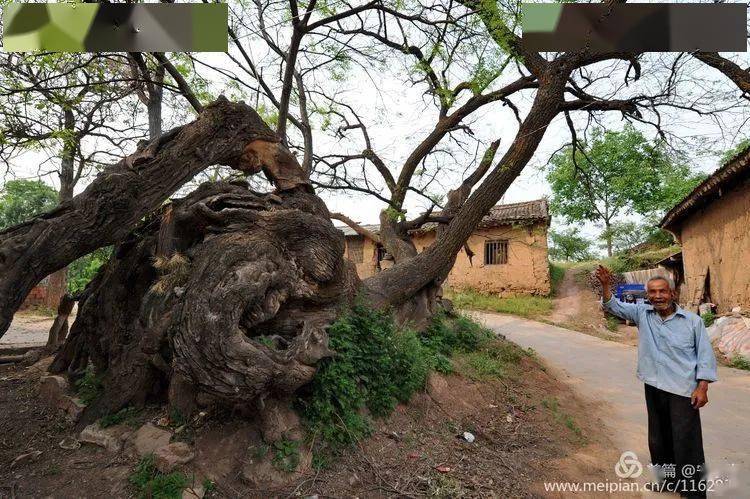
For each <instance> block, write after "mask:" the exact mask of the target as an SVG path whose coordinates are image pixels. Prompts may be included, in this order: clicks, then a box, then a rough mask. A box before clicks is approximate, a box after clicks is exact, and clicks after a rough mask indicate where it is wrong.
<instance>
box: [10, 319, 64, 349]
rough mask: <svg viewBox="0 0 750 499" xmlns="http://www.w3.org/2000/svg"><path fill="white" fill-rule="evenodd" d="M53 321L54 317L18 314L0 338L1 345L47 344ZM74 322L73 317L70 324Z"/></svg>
mask: <svg viewBox="0 0 750 499" xmlns="http://www.w3.org/2000/svg"><path fill="white" fill-rule="evenodd" d="M53 322H54V317H48V316H41V315H39V316H37V315H24V314H16V315H15V317H13V322H12V323H11V324H10V328H8V331H6V332H5V334H4V335H3V337H2V338H0V347H2V346H4V345H13V346H24V345H27V346H32V345H33V346H39V345H45V344H46V343H47V336H48V335H49V328H50V327H52V323H53ZM72 322H73V321H72V319H71V320H69V321H68V323H69V324H72Z"/></svg>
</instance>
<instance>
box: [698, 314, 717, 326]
mask: <svg viewBox="0 0 750 499" xmlns="http://www.w3.org/2000/svg"><path fill="white" fill-rule="evenodd" d="M701 319H703V324H705V325H706V327H711V324H713V323H714V321H715V320H716V314H715V313H713V312H706V313H704V314H701Z"/></svg>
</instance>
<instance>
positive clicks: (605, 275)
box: [594, 265, 614, 302]
mask: <svg viewBox="0 0 750 499" xmlns="http://www.w3.org/2000/svg"><path fill="white" fill-rule="evenodd" d="M594 275H595V276H596V278H597V279H598V280H599V282H600V283H601V284H602V300H603V301H604V302H607V301H609V299H610V298H611V297H612V289H611V287H612V281H613V280H614V279H613V277H612V272H610V271H609V269H608V268H606V267H602V266H601V265H599V266H598V267H597V268H596V271H595V272H594Z"/></svg>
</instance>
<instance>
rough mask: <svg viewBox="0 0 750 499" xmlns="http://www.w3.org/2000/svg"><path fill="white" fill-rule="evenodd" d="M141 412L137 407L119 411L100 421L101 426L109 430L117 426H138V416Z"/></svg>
mask: <svg viewBox="0 0 750 499" xmlns="http://www.w3.org/2000/svg"><path fill="white" fill-rule="evenodd" d="M140 412H141V411H140V410H138V409H136V408H135V407H126V408H124V409H121V410H119V411H117V412H116V413H114V414H107V415H106V416H104V417H102V418H101V419H100V420H99V426H100V427H102V428H108V427H110V426H114V425H117V424H126V425H128V426H134V427H135V426H138V423H139V421H138V416H139V415H140Z"/></svg>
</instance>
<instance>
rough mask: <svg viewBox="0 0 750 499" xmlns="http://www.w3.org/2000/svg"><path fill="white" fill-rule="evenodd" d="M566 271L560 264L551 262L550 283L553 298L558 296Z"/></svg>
mask: <svg viewBox="0 0 750 499" xmlns="http://www.w3.org/2000/svg"><path fill="white" fill-rule="evenodd" d="M565 270H566V268H565V267H564V266H562V265H560V264H559V263H554V262H549V281H550V288H551V289H550V294H551V296H557V292H558V291H559V288H560V284H561V283H562V280H563V278H564V277H565Z"/></svg>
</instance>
